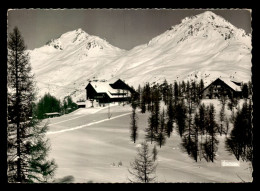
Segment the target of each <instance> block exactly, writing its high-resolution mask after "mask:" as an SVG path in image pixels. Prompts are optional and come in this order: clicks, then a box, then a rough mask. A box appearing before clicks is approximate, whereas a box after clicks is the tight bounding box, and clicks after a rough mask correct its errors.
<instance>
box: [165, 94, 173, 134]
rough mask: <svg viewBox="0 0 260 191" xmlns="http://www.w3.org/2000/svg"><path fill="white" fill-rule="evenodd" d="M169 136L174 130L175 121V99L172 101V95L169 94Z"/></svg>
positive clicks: (167, 130)
mask: <svg viewBox="0 0 260 191" xmlns="http://www.w3.org/2000/svg"><path fill="white" fill-rule="evenodd" d="M167 118H168V121H167V128H166V132H167V136H168V137H170V136H171V133H172V131H173V121H174V107H173V101H172V96H169V102H168V106H167Z"/></svg>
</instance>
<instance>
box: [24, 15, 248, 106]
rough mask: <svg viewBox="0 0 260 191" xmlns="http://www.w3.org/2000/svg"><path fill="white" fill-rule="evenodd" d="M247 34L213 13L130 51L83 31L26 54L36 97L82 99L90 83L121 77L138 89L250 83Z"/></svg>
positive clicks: (197, 17)
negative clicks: (199, 83)
mask: <svg viewBox="0 0 260 191" xmlns="http://www.w3.org/2000/svg"><path fill="white" fill-rule="evenodd" d="M251 49H252V46H251V34H246V33H245V31H244V30H242V29H238V28H236V27H235V26H233V25H232V24H230V23H229V22H227V21H226V20H225V19H223V18H222V17H220V16H218V15H216V14H214V13H213V12H210V11H206V12H204V13H202V14H199V15H196V16H193V17H189V18H185V19H183V20H182V21H181V23H180V24H178V25H175V26H172V27H170V29H169V30H167V31H165V32H164V33H163V34H161V35H159V36H157V37H155V38H153V39H151V40H150V41H149V42H148V43H147V44H143V45H139V46H137V47H134V48H133V49H131V50H123V49H120V48H117V47H114V46H112V45H111V44H109V43H108V42H107V41H106V40H104V39H101V38H99V37H97V36H92V35H89V34H87V33H86V32H85V31H83V30H82V29H77V30H74V31H70V32H67V33H64V34H63V35H61V36H60V37H59V38H58V39H52V40H50V41H49V42H47V43H46V45H44V46H42V47H40V48H36V49H34V50H28V52H29V54H30V59H31V60H30V61H31V64H32V70H33V73H34V74H35V80H36V82H37V86H38V89H39V91H38V96H39V97H40V96H43V95H44V93H46V92H50V94H51V95H54V96H55V97H57V98H60V99H62V98H63V97H65V96H67V95H71V97H72V98H73V100H75V101H77V100H78V99H80V98H85V87H86V85H87V84H88V81H89V80H101V81H106V80H110V79H114V78H120V79H122V80H124V81H125V82H126V83H128V84H129V85H130V86H134V88H137V87H138V85H139V84H140V85H143V84H144V83H146V82H149V83H153V82H155V83H157V82H158V83H160V82H163V81H164V80H165V79H166V80H167V81H168V83H173V82H174V80H176V81H182V80H200V79H201V78H202V79H204V82H205V85H206V84H207V83H209V82H210V81H212V80H214V79H216V78H217V77H230V78H233V79H235V80H239V81H243V82H248V81H249V80H251V66H252V64H251V58H252V54H251Z"/></svg>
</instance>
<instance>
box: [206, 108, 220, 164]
mask: <svg viewBox="0 0 260 191" xmlns="http://www.w3.org/2000/svg"><path fill="white" fill-rule="evenodd" d="M207 112H208V115H207V123H206V124H207V125H206V132H207V135H206V142H204V154H205V159H206V160H207V161H211V162H214V159H215V157H216V152H217V150H218V147H217V145H218V140H217V139H216V132H217V129H218V126H217V123H216V121H215V108H214V105H213V104H210V105H209V107H208V109H207Z"/></svg>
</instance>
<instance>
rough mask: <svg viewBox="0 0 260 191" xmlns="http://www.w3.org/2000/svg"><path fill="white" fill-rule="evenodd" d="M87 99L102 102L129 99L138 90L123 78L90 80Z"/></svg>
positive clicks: (87, 87)
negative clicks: (105, 80)
mask: <svg viewBox="0 0 260 191" xmlns="http://www.w3.org/2000/svg"><path fill="white" fill-rule="evenodd" d="M85 89H86V100H90V101H94V100H96V101H97V102H99V103H100V104H103V103H111V102H122V101H129V100H130V99H131V96H132V94H136V92H135V91H134V90H133V89H132V88H131V87H129V86H128V85H127V84H126V83H125V82H123V81H122V80H121V79H118V80H114V81H109V82H97V81H94V82H91V81H90V82H89V83H88V85H87V86H86V88H85Z"/></svg>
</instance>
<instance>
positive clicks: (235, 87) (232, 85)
mask: <svg viewBox="0 0 260 191" xmlns="http://www.w3.org/2000/svg"><path fill="white" fill-rule="evenodd" d="M216 80H221V81H222V82H224V83H225V84H226V85H227V86H229V87H230V88H231V89H232V90H234V91H236V92H241V91H242V89H241V86H239V85H237V84H235V83H234V82H233V81H232V80H231V79H230V78H225V77H219V78H217V79H215V80H214V81H212V82H211V83H210V84H209V85H207V86H206V87H205V88H204V89H203V90H202V92H203V91H204V90H205V89H207V88H208V87H209V86H210V85H211V84H212V83H214V82H215V81H216Z"/></svg>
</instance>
